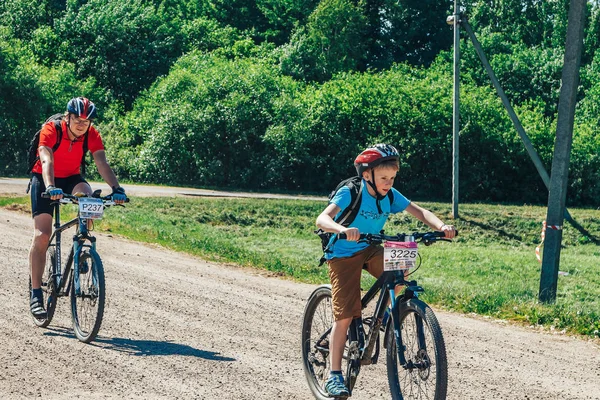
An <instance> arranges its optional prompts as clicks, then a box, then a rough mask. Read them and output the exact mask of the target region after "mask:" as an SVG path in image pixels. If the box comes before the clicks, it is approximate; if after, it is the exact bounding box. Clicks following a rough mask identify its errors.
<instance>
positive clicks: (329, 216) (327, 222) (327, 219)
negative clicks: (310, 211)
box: [316, 203, 360, 242]
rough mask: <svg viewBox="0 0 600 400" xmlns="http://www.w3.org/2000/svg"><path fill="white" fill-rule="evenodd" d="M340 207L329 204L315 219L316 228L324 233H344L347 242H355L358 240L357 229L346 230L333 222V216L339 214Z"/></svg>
mask: <svg viewBox="0 0 600 400" xmlns="http://www.w3.org/2000/svg"><path fill="white" fill-rule="evenodd" d="M340 210H341V209H340V207H338V205H337V204H334V203H331V204H329V205H328V206H327V207H326V208H325V209H324V210H323V212H322V213H321V214H319V216H318V217H317V222H316V223H317V227H319V228H321V229H323V230H324V231H325V232H333V233H342V232H343V233H345V234H346V238H347V240H351V241H354V242H356V241H357V240H358V239H359V238H360V232H359V231H358V229H357V228H348V227H345V226H343V225H340V224H338V223H337V222H335V221H334V220H333V218H335V216H336V215H337V214H338V213H339V212H340Z"/></svg>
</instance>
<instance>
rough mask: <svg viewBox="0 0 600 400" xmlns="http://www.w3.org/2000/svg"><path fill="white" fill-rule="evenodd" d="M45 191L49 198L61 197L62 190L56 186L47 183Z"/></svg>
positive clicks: (58, 198) (56, 198)
mask: <svg viewBox="0 0 600 400" xmlns="http://www.w3.org/2000/svg"><path fill="white" fill-rule="evenodd" d="M46 193H48V195H49V196H50V200H60V199H62V197H63V191H62V189H61V188H57V187H56V186H53V185H49V186H48V187H47V188H46Z"/></svg>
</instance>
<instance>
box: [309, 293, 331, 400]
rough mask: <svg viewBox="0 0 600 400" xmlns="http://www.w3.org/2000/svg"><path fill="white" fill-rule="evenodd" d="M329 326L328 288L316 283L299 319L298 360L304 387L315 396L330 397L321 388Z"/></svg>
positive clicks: (326, 374) (324, 378)
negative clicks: (304, 380)
mask: <svg viewBox="0 0 600 400" xmlns="http://www.w3.org/2000/svg"><path fill="white" fill-rule="evenodd" d="M332 326H333V308H332V305H331V287H329V286H320V287H318V288H317V289H316V290H315V291H314V292H313V293H312V294H311V295H310V297H309V298H308V301H307V303H306V307H305V308H304V320H303V322H302V361H303V366H304V374H305V375H306V380H307V381H308V386H309V387H310V390H311V391H312V393H313V395H314V396H315V398H317V399H319V400H326V399H329V398H330V397H329V396H328V395H327V391H326V390H325V382H327V378H328V377H329V370H330V358H329V337H330V334H331V327H332Z"/></svg>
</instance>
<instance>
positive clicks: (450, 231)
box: [440, 224, 456, 239]
mask: <svg viewBox="0 0 600 400" xmlns="http://www.w3.org/2000/svg"><path fill="white" fill-rule="evenodd" d="M440 231H442V232H444V233H445V234H446V236H445V237H446V239H453V238H454V237H455V236H456V228H455V227H454V225H446V224H444V225H442V227H441V228H440Z"/></svg>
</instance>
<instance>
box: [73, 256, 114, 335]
mask: <svg viewBox="0 0 600 400" xmlns="http://www.w3.org/2000/svg"><path fill="white" fill-rule="evenodd" d="M73 268H79V285H80V289H81V290H80V294H79V295H77V294H76V293H75V279H74V277H73V276H74V273H72V274H71V316H72V320H73V330H74V332H75V336H76V337H77V339H79V340H80V341H82V342H84V343H90V342H91V341H92V340H94V339H95V338H96V335H97V334H98V331H100V326H101V325H102V318H103V316H104V302H105V299H106V288H105V279H104V267H103V266H102V261H101V260H100V256H99V255H98V253H96V252H95V251H94V250H92V249H89V250H84V251H82V252H81V254H80V256H79V265H77V266H75V265H74V266H73Z"/></svg>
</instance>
